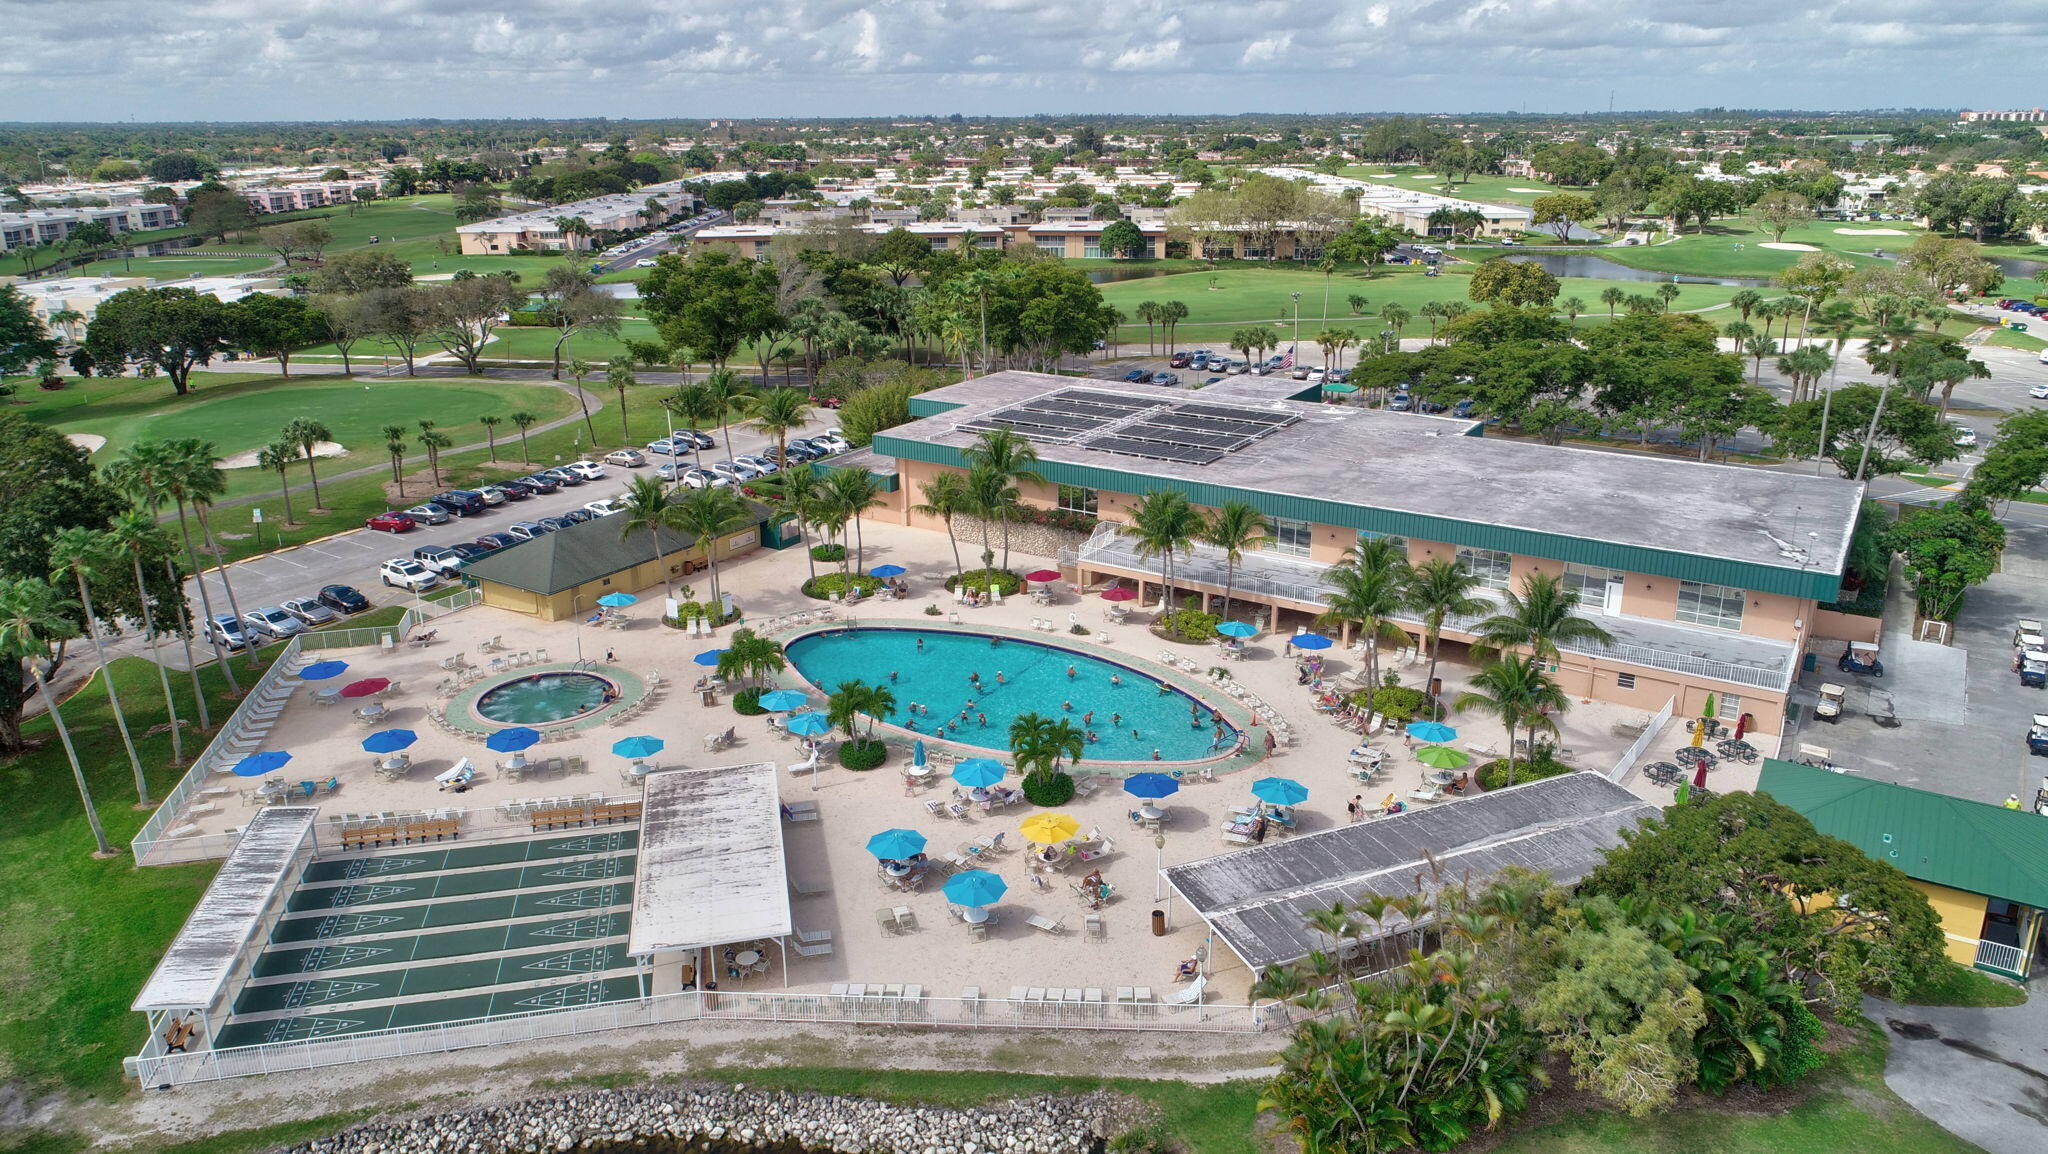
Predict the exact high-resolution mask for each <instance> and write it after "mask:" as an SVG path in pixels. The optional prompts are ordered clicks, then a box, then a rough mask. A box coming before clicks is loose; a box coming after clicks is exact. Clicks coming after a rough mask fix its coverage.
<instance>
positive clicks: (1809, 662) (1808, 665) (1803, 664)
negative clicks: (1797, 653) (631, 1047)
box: [1799, 653, 1814, 673]
mask: <svg viewBox="0 0 2048 1154" xmlns="http://www.w3.org/2000/svg"><path fill="white" fill-rule="evenodd" d="M1799 668H1801V669H1803V670H1805V671H1806V672H1808V673H1812V672H1813V670H1814V660H1813V654H1812V653H1808V654H1807V655H1806V656H1805V658H1803V659H1802V660H1801V661H1800V662H1799Z"/></svg>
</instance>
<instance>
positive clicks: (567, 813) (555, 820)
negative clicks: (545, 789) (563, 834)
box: [532, 805, 590, 833]
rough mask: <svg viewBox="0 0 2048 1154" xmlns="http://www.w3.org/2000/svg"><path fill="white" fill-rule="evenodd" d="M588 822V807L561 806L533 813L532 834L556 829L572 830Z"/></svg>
mask: <svg viewBox="0 0 2048 1154" xmlns="http://www.w3.org/2000/svg"><path fill="white" fill-rule="evenodd" d="M589 820H590V808H589V807H588V806H581V805H574V806H561V807H556V808H552V809H537V810H534V811H533V814H532V822H533V832H535V833H547V832H550V831H553V830H558V829H573V828H575V827H577V826H580V825H583V824H584V823H586V822H588V821H589Z"/></svg>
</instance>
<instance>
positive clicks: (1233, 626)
mask: <svg viewBox="0 0 2048 1154" xmlns="http://www.w3.org/2000/svg"><path fill="white" fill-rule="evenodd" d="M1258 631H1259V627H1258V626H1256V625H1252V624H1249V623H1247V622H1243V621H1225V622H1224V623H1223V624H1221V625H1218V626H1217V627H1216V632H1218V633H1221V634H1222V635H1224V636H1225V637H1250V636H1251V635H1252V634H1254V633H1257V632H1258Z"/></svg>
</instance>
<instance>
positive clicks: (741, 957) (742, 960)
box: [732, 950, 761, 966]
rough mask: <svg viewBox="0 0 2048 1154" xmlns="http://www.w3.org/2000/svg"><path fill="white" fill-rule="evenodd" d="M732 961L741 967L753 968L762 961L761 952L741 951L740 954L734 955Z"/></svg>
mask: <svg viewBox="0 0 2048 1154" xmlns="http://www.w3.org/2000/svg"><path fill="white" fill-rule="evenodd" d="M732 960H733V961H735V962H737V963H739V964H740V965H741V966H751V965H753V964H755V963H756V962H759V961H760V960H761V951H759V950H741V951H740V952H739V953H738V954H736V955H734V957H733V959H732Z"/></svg>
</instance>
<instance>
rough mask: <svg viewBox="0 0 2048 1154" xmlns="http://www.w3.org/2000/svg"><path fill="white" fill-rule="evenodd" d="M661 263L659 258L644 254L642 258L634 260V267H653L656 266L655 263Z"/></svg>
mask: <svg viewBox="0 0 2048 1154" xmlns="http://www.w3.org/2000/svg"><path fill="white" fill-rule="evenodd" d="M659 263H661V262H660V261H657V260H655V259H654V258H653V257H649V256H643V257H641V258H640V259H639V260H636V261H634V262H633V267H634V268H653V267H654V266H655V265H657V264H659Z"/></svg>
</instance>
